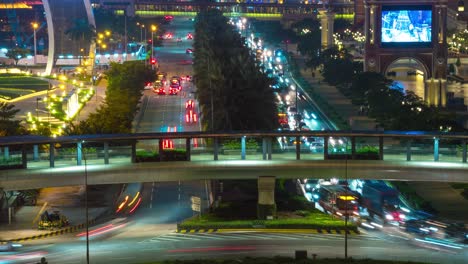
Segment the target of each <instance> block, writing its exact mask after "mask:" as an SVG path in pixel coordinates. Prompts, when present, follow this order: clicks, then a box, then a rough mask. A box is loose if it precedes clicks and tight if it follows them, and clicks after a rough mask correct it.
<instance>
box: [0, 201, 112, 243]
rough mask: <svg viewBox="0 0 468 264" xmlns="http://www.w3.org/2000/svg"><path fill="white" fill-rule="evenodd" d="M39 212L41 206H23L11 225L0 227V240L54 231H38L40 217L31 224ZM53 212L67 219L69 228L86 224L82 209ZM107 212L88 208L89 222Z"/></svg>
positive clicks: (103, 209)
mask: <svg viewBox="0 0 468 264" xmlns="http://www.w3.org/2000/svg"><path fill="white" fill-rule="evenodd" d="M40 210H41V206H23V207H21V208H20V209H19V211H18V212H16V214H15V216H14V219H13V222H12V223H11V224H8V223H5V224H2V225H0V240H13V239H20V238H25V237H31V236H38V235H42V234H46V233H50V232H52V231H55V230H38V222H39V221H40V216H38V217H37V220H36V221H35V222H34V223H33V220H34V219H35V218H36V216H37V215H38V213H39V211H40ZM53 210H58V211H60V214H63V215H65V216H66V217H67V219H68V220H69V222H70V227H71V226H76V225H80V224H84V223H85V222H86V212H85V209H84V208H71V207H64V208H58V207H54V208H53ZM53 210H50V209H48V210H47V211H48V212H49V213H53ZM106 211H107V208H106V207H104V208H103V207H98V208H89V210H88V214H89V220H94V219H95V218H97V217H99V216H100V215H102V214H104V213H105V212H106Z"/></svg>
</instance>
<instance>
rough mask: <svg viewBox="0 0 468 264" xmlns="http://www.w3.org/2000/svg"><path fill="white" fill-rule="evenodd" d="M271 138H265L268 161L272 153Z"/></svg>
mask: <svg viewBox="0 0 468 264" xmlns="http://www.w3.org/2000/svg"><path fill="white" fill-rule="evenodd" d="M272 142H273V138H271V137H269V138H267V146H268V148H267V158H268V160H271V154H272V152H273V143H272Z"/></svg>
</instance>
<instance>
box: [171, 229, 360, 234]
mask: <svg viewBox="0 0 468 264" xmlns="http://www.w3.org/2000/svg"><path fill="white" fill-rule="evenodd" d="M176 232H177V233H181V234H190V233H231V232H264V233H311V234H325V235H327V234H338V235H339V234H343V235H344V234H345V232H344V230H340V229H320V228H317V229H273V228H271V229H270V228H236V229H227V228H226V229H221V228H220V229H218V228H211V229H177V231H176ZM347 233H348V234H349V235H360V232H359V231H355V230H348V232H347Z"/></svg>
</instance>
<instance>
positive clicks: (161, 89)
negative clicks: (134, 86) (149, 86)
mask: <svg viewBox="0 0 468 264" xmlns="http://www.w3.org/2000/svg"><path fill="white" fill-rule="evenodd" d="M153 91H154V92H155V93H157V94H159V95H165V94H166V90H164V87H159V88H155V89H153Z"/></svg>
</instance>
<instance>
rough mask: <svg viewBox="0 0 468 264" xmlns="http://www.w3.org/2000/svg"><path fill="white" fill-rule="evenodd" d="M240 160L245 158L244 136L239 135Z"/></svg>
mask: <svg viewBox="0 0 468 264" xmlns="http://www.w3.org/2000/svg"><path fill="white" fill-rule="evenodd" d="M241 160H245V136H243V137H241Z"/></svg>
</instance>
